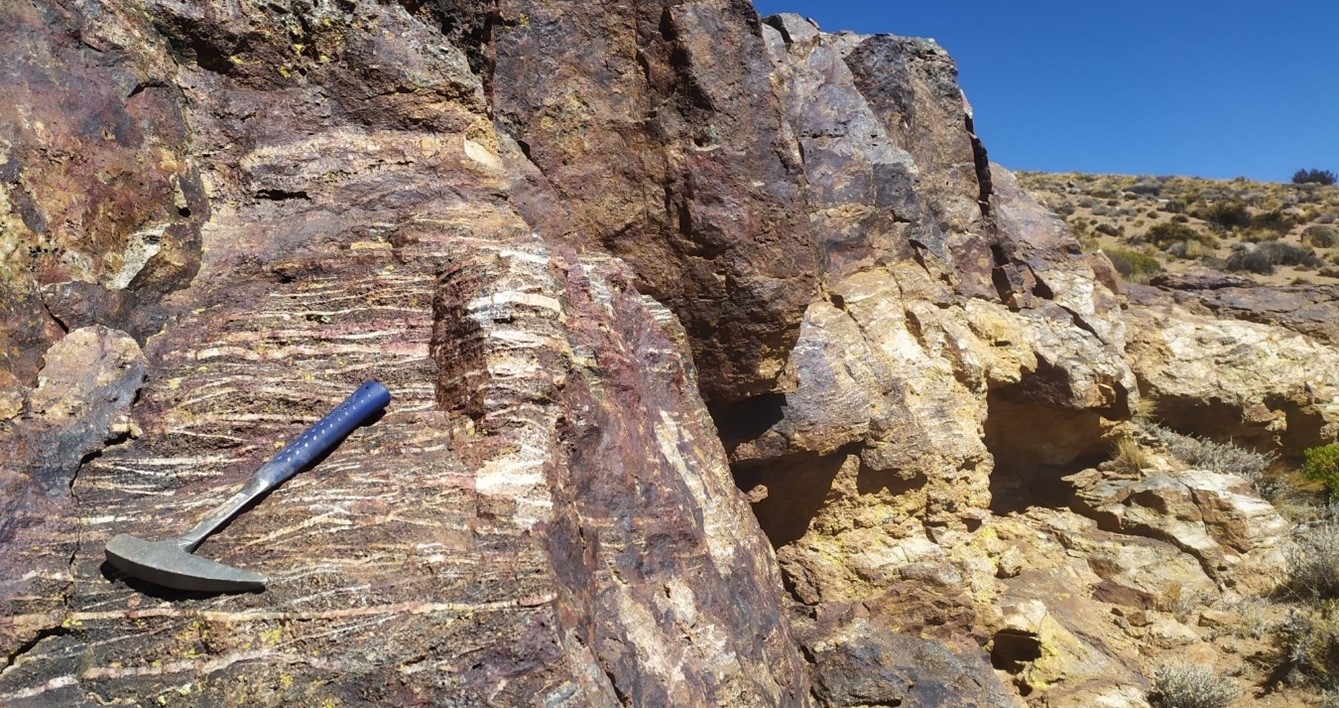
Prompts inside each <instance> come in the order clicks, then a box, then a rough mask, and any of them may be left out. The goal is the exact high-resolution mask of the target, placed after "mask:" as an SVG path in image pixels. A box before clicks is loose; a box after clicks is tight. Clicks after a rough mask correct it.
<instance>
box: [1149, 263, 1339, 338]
mask: <svg viewBox="0 0 1339 708" xmlns="http://www.w3.org/2000/svg"><path fill="white" fill-rule="evenodd" d="M1129 294H1130V299H1131V301H1132V302H1136V303H1139V304H1142V305H1151V304H1154V303H1157V302H1163V301H1166V300H1172V301H1174V302H1176V303H1177V304H1179V305H1182V306H1183V307H1186V308H1188V309H1191V310H1193V311H1195V312H1197V313H1200V314H1212V315H1214V316H1216V317H1221V318H1224V319H1234V320H1246V321H1248V322H1257V323H1260V324H1268V325H1277V326H1279V327H1282V328H1284V329H1290V330H1292V331H1294V332H1299V333H1301V334H1305V335H1307V336H1309V337H1311V338H1313V339H1316V340H1318V341H1320V342H1324V343H1326V344H1331V345H1332V344H1335V343H1339V288H1336V287H1335V286H1333V285H1285V286H1274V287H1268V286H1263V285H1260V284H1259V283H1256V282H1254V281H1252V280H1251V279H1249V278H1245V277H1242V276H1237V275H1230V274H1225V273H1219V272H1216V271H1206V272H1196V273H1186V274H1180V275H1176V274H1170V273H1168V274H1164V275H1159V276H1157V277H1155V278H1153V279H1152V280H1151V281H1149V285H1147V286H1139V285H1135V286H1131V287H1130V288H1129Z"/></svg>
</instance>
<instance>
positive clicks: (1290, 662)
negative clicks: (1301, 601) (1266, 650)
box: [1277, 600, 1339, 689]
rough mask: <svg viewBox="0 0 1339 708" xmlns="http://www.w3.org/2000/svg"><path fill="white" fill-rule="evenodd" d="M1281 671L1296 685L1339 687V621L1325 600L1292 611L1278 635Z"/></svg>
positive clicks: (1331, 601)
mask: <svg viewBox="0 0 1339 708" xmlns="http://www.w3.org/2000/svg"><path fill="white" fill-rule="evenodd" d="M1277 648H1278V652H1279V659H1280V661H1279V663H1280V665H1281V666H1280V668H1282V669H1283V671H1284V673H1285V675H1286V676H1287V678H1288V680H1289V681H1291V682H1294V683H1300V682H1310V683H1313V684H1315V685H1317V686H1320V687H1322V688H1326V689H1334V688H1336V687H1339V618H1336V616H1335V602H1334V601H1333V600H1325V601H1322V602H1318V603H1314V604H1312V605H1304V606H1302V607H1299V608H1297V609H1295V610H1293V611H1292V612H1291V614H1289V616H1288V620H1287V621H1286V622H1284V623H1283V626H1282V627H1280V628H1279V632H1278V636H1277Z"/></svg>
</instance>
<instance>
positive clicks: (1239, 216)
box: [1192, 202, 1251, 231]
mask: <svg viewBox="0 0 1339 708" xmlns="http://www.w3.org/2000/svg"><path fill="white" fill-rule="evenodd" d="M1192 216H1195V217H1197V218H1200V219H1203V220H1205V221H1207V222H1209V223H1210V224H1212V225H1213V226H1215V227H1217V228H1219V229H1222V230H1224V231H1225V230H1227V229H1235V228H1241V227H1243V226H1247V225H1249V224H1250V223H1251V213H1250V212H1249V211H1247V210H1246V205H1245V204H1242V203H1241V202H1214V203H1213V204H1209V205H1207V206H1205V207H1202V208H1199V209H1196V210H1195V211H1194V212H1192Z"/></svg>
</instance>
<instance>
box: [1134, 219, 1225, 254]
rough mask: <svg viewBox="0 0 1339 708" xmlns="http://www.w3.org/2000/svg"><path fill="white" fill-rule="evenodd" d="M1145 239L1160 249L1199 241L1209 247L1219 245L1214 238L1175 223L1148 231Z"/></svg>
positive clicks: (1158, 226) (1168, 223) (1167, 223)
mask: <svg viewBox="0 0 1339 708" xmlns="http://www.w3.org/2000/svg"><path fill="white" fill-rule="evenodd" d="M1145 237H1146V238H1147V239H1148V240H1149V241H1150V242H1151V243H1153V244H1154V245H1155V246H1157V247H1158V248H1166V247H1168V246H1170V245H1172V244H1174V243H1178V242H1181V241H1198V242H1200V243H1203V244H1205V245H1207V246H1214V245H1217V244H1216V241H1217V239H1215V238H1214V237H1213V236H1210V235H1209V234H1206V233H1201V232H1199V231H1196V230H1195V229H1194V228H1192V227H1190V226H1187V225H1185V224H1178V223H1176V222H1174V221H1172V222H1166V223H1162V224H1158V225H1157V226H1154V227H1153V228H1151V229H1149V230H1148V234H1146V236H1145Z"/></svg>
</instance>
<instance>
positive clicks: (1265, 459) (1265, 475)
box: [1147, 425, 1277, 498]
mask: <svg viewBox="0 0 1339 708" xmlns="http://www.w3.org/2000/svg"><path fill="white" fill-rule="evenodd" d="M1147 430H1148V432H1150V433H1152V434H1153V437H1154V438H1156V439H1157V441H1158V442H1159V443H1161V444H1162V445H1164V446H1166V447H1167V452H1169V453H1171V455H1172V457H1175V458H1176V459H1178V460H1180V461H1181V462H1183V463H1185V464H1186V465H1188V466H1190V467H1193V468H1195V469H1201V470H1209V471H1210V472H1221V473H1223V474H1235V475H1237V476H1238V477H1241V478H1242V479H1245V480H1246V481H1247V482H1250V483H1251V486H1253V487H1255V489H1256V491H1258V492H1260V495H1261V496H1263V497H1265V498H1270V497H1271V496H1272V495H1273V493H1274V492H1275V491H1277V490H1276V489H1274V486H1275V485H1276V484H1277V483H1276V482H1275V481H1274V480H1273V479H1271V478H1270V476H1269V467H1270V465H1271V464H1273V462H1274V458H1275V457H1276V455H1274V453H1272V452H1256V451H1254V450H1247V449H1246V448H1242V447H1237V446H1236V445H1232V444H1230V443H1219V442H1214V441H1212V440H1205V439H1203V438H1197V437H1194V436H1192V435H1182V434H1180V433H1178V432H1175V431H1173V430H1168V429H1167V428H1164V427H1162V426H1158V425H1154V426H1149V427H1148V428H1147Z"/></svg>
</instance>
